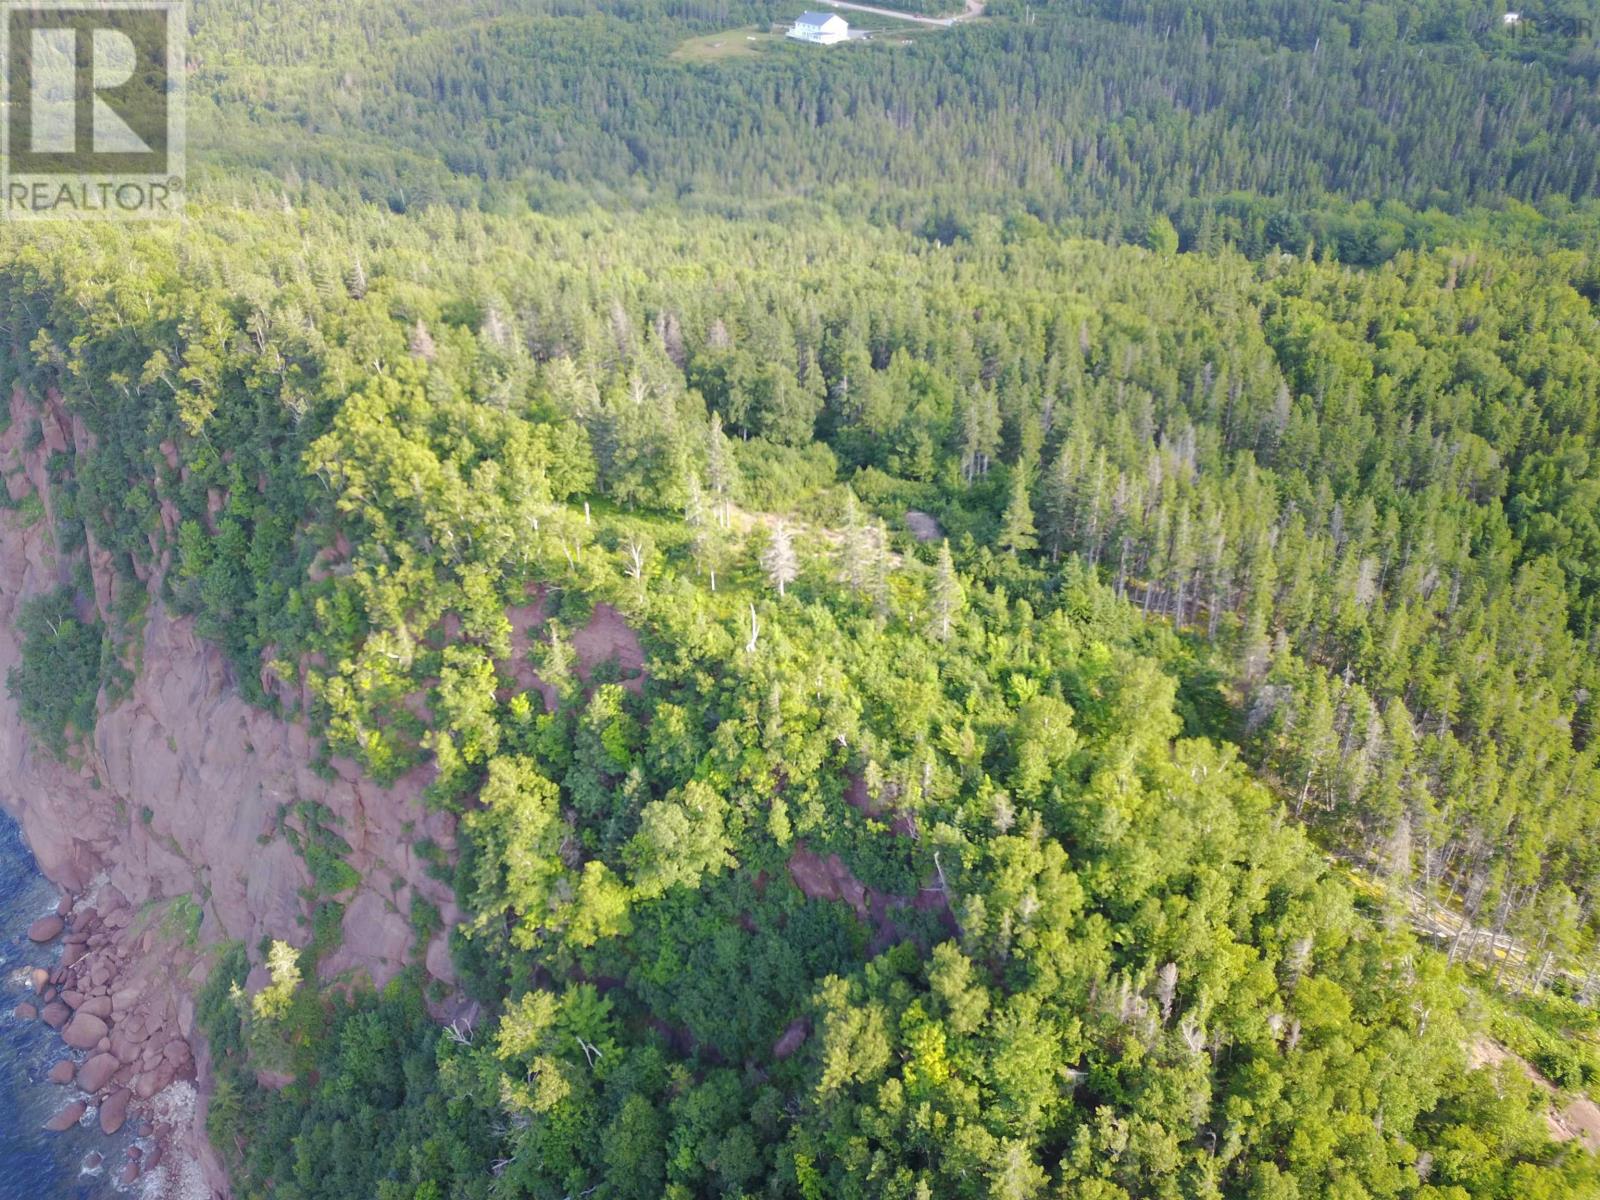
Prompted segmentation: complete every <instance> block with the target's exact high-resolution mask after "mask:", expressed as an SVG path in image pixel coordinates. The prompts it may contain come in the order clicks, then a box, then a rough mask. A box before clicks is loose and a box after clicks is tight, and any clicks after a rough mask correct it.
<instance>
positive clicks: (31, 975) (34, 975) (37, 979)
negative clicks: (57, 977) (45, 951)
mask: <svg viewBox="0 0 1600 1200" xmlns="http://www.w3.org/2000/svg"><path fill="white" fill-rule="evenodd" d="M28 982H29V983H31V984H33V990H34V991H35V992H42V991H44V990H45V988H47V987H49V986H50V972H49V971H46V970H45V969H44V968H43V967H35V968H34V969H33V970H32V971H30V972H28Z"/></svg>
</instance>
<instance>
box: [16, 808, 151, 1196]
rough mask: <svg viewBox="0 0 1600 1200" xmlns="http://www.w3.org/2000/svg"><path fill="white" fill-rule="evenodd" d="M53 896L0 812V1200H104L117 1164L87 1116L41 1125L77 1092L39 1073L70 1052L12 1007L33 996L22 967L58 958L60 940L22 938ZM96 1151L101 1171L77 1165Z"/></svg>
mask: <svg viewBox="0 0 1600 1200" xmlns="http://www.w3.org/2000/svg"><path fill="white" fill-rule="evenodd" d="M56 899H57V895H56V890H55V888H53V887H52V886H51V885H50V884H49V883H47V882H46V881H45V879H44V877H43V876H41V875H40V874H39V872H38V869H37V868H36V867H35V866H34V862H33V856H32V855H31V854H29V853H28V847H27V845H26V844H24V842H23V840H22V834H21V832H20V831H19V830H18V828H17V825H16V822H14V821H12V820H11V818H10V817H8V816H6V815H5V814H4V813H0V1200H58V1198H59V1200H103V1198H105V1197H108V1196H112V1195H114V1194H115V1190H114V1188H113V1186H112V1182H111V1180H110V1179H109V1178H108V1177H107V1176H108V1175H109V1173H110V1168H111V1167H112V1165H115V1166H120V1165H121V1160H120V1158H113V1157H112V1156H113V1155H116V1154H118V1151H119V1148H118V1147H116V1146H114V1145H113V1144H112V1139H109V1138H106V1137H103V1136H102V1135H101V1133H100V1128H99V1126H98V1125H96V1124H94V1123H93V1122H92V1121H91V1123H90V1127H89V1128H81V1127H80V1128H78V1129H72V1130H69V1131H68V1132H66V1133H46V1132H44V1130H43V1129H41V1128H40V1126H41V1125H43V1124H44V1122H45V1121H47V1120H49V1119H50V1117H51V1116H52V1115H54V1113H55V1112H56V1111H57V1110H58V1109H59V1108H61V1107H62V1106H63V1105H65V1104H66V1103H68V1102H69V1101H71V1100H74V1099H76V1098H77V1093H76V1091H75V1090H74V1089H73V1088H72V1087H71V1086H70V1085H69V1086H67V1087H56V1086H54V1085H52V1084H51V1083H49V1081H47V1080H46V1079H45V1073H46V1072H47V1071H49V1070H50V1067H51V1066H52V1065H53V1064H54V1063H55V1062H56V1061H57V1060H59V1059H61V1058H62V1057H64V1056H65V1055H66V1054H68V1053H69V1052H68V1050H67V1048H66V1047H65V1046H64V1045H63V1044H62V1042H61V1039H60V1038H59V1037H57V1036H56V1035H55V1034H54V1033H52V1032H51V1031H50V1028H49V1026H47V1025H45V1024H44V1022H42V1021H19V1020H17V1019H16V1017H15V1016H14V1015H13V1010H15V1008H16V1007H17V1005H18V1004H20V1003H22V1002H23V1001H24V1000H28V1001H30V1002H33V1003H37V997H34V996H32V994H31V993H32V989H31V988H30V987H29V984H28V979H27V972H28V969H29V968H30V967H34V966H41V967H54V966H55V963H56V960H57V959H58V958H59V957H60V954H61V951H60V948H59V947H57V946H45V947H37V946H34V945H32V944H31V943H29V941H28V938H27V929H28V926H29V925H30V924H32V923H33V921H34V920H35V919H36V918H38V917H41V916H43V915H44V914H45V913H48V912H54V911H55V905H56ZM90 1111H91V1112H92V1111H93V1110H92V1109H91V1110H90ZM95 1151H98V1152H99V1153H101V1154H104V1155H105V1156H106V1157H107V1159H108V1160H109V1161H108V1167H107V1170H106V1171H104V1172H101V1173H98V1174H88V1173H85V1172H84V1169H83V1166H82V1164H83V1162H84V1160H85V1158H86V1156H88V1155H89V1154H90V1153H91V1152H95Z"/></svg>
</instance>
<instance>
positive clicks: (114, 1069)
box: [14, 880, 221, 1200]
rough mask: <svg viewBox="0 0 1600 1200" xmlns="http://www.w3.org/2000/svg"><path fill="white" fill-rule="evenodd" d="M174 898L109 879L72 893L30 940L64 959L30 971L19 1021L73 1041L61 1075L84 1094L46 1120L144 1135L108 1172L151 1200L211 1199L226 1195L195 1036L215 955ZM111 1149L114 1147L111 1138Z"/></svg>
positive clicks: (63, 1083) (57, 1069)
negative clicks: (180, 928) (150, 900)
mask: <svg viewBox="0 0 1600 1200" xmlns="http://www.w3.org/2000/svg"><path fill="white" fill-rule="evenodd" d="M170 912H171V907H170V905H161V904H157V905H149V906H146V907H145V908H144V909H143V910H135V909H134V908H133V906H132V905H131V904H129V902H128V900H127V898H126V897H125V896H123V894H122V893H121V892H120V891H119V890H118V889H117V888H115V887H113V886H111V885H110V884H109V883H105V882H104V881H103V880H101V881H98V882H97V886H94V887H92V888H91V889H89V890H87V891H85V892H84V893H82V894H80V895H77V896H73V895H63V897H62V898H61V902H60V904H59V906H58V907H57V910H56V913H55V915H53V916H45V917H40V918H39V919H38V920H36V921H35V922H34V923H33V925H32V926H31V927H30V928H29V930H28V938H29V940H30V942H32V943H33V944H34V945H35V946H36V947H37V948H38V950H39V952H40V958H41V959H42V958H43V957H45V955H46V954H47V953H50V952H52V951H54V952H56V953H58V955H59V957H58V960H57V962H56V964H55V965H54V966H53V967H52V966H47V965H42V964H41V965H36V966H34V967H32V968H31V969H30V971H29V982H30V983H31V986H32V988H33V993H34V996H35V998H36V1002H35V1001H26V1002H24V1003H22V1004H20V1005H18V1007H17V1009H16V1012H15V1014H14V1015H15V1016H16V1017H17V1018H18V1019H22V1020H39V1021H42V1022H44V1023H45V1024H46V1025H48V1026H50V1028H51V1029H53V1030H55V1031H56V1032H57V1033H58V1034H59V1035H60V1037H61V1040H62V1049H63V1055H62V1057H61V1058H60V1059H59V1060H58V1061H57V1062H56V1064H55V1065H54V1067H52V1068H51V1070H50V1073H49V1076H48V1079H49V1082H50V1083H52V1084H55V1085H58V1086H60V1087H62V1088H63V1089H68V1094H69V1095H70V1096H71V1097H72V1098H71V1099H68V1100H67V1101H66V1102H65V1103H64V1104H62V1106H61V1107H60V1108H59V1109H58V1110H57V1112H56V1114H55V1116H53V1117H52V1118H51V1119H50V1120H49V1121H47V1122H46V1123H45V1128H46V1129H47V1130H50V1131H52V1132H64V1131H66V1130H68V1129H71V1128H73V1127H75V1126H78V1125H80V1124H83V1123H85V1122H89V1121H92V1122H94V1123H97V1124H98V1126H99V1128H100V1130H101V1132H102V1133H103V1134H105V1135H106V1136H107V1137H111V1136H113V1135H116V1134H118V1133H121V1132H123V1131H125V1130H133V1131H135V1132H137V1134H138V1135H139V1140H138V1141H137V1142H136V1143H135V1144H133V1145H130V1146H128V1147H127V1149H126V1151H125V1153H124V1155H123V1161H122V1163H121V1164H120V1165H118V1164H117V1163H115V1162H106V1163H105V1169H106V1171H107V1172H108V1173H109V1174H110V1175H112V1177H113V1178H115V1179H116V1180H117V1182H118V1183H119V1184H120V1185H122V1186H123V1187H133V1186H134V1185H138V1187H139V1190H140V1193H141V1194H142V1195H143V1196H145V1197H148V1198H150V1200H165V1198H171V1200H200V1198H205V1197H212V1196H216V1195H220V1194H221V1193H220V1192H219V1191H218V1190H217V1189H216V1188H214V1187H213V1186H212V1185H211V1184H209V1183H208V1182H207V1176H208V1174H209V1173H210V1172H209V1171H208V1167H212V1166H213V1164H208V1163H207V1162H206V1161H205V1159H206V1158H207V1157H209V1150H208V1148H207V1147H205V1145H204V1141H203V1137H202V1136H201V1130H200V1129H199V1128H198V1124H199V1122H198V1120H197V1117H198V1113H197V1100H198V1092H197V1090H196V1087H197V1080H198V1079H199V1074H200V1073H199V1070H198V1064H197V1062H196V1056H195V1052H194V1048H193V1045H192V1044H191V1041H190V1039H191V1038H192V1037H193V1034H194V1004H193V1001H192V999H191V998H190V997H191V995H192V993H193V991H194V990H195V989H196V988H198V986H199V985H200V983H201V982H203V980H204V975H205V966H206V964H205V961H204V959H205V956H204V955H203V954H202V953H201V952H200V950H199V949H198V948H197V947H195V946H192V945H187V944H185V939H184V938H183V937H182V936H181V934H179V935H178V936H174V931H173V930H172V929H171V928H170V927H169V926H170ZM108 1149H111V1147H110V1146H109V1144H108Z"/></svg>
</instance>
